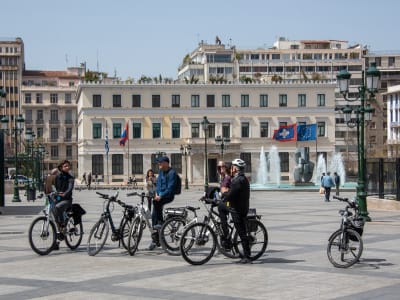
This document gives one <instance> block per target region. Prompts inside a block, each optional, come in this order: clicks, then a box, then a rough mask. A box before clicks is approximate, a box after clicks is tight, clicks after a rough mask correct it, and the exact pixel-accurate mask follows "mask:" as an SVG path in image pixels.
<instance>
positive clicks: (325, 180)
mask: <svg viewBox="0 0 400 300" xmlns="http://www.w3.org/2000/svg"><path fill="white" fill-rule="evenodd" d="M321 186H322V187H323V188H325V202H329V201H330V200H329V198H330V195H331V188H332V187H334V186H335V183H334V182H333V179H332V177H331V173H330V172H328V173H326V175H325V176H324V177H322V180H321Z"/></svg>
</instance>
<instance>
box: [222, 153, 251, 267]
mask: <svg viewBox="0 0 400 300" xmlns="http://www.w3.org/2000/svg"><path fill="white" fill-rule="evenodd" d="M245 166H246V163H245V162H244V161H243V160H241V159H240V158H237V159H235V160H233V161H232V167H231V175H232V182H231V187H230V189H229V191H228V192H227V193H226V194H225V197H224V198H225V201H226V202H227V206H228V207H229V212H230V213H231V216H232V220H233V223H234V225H235V228H236V231H237V233H238V234H239V237H240V239H241V241H242V247H243V257H242V258H241V259H240V261H238V263H241V264H247V263H251V258H250V241H249V237H248V234H247V228H246V227H247V213H248V212H249V202H250V183H249V181H248V179H247V178H246V176H245V174H244V167H245Z"/></svg>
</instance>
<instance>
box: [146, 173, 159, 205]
mask: <svg viewBox="0 0 400 300" xmlns="http://www.w3.org/2000/svg"><path fill="white" fill-rule="evenodd" d="M156 181H157V178H156V176H155V175H154V171H153V170H152V169H149V170H147V172H146V190H147V196H149V197H151V198H148V208H149V210H150V211H151V199H152V198H154V196H155V193H156Z"/></svg>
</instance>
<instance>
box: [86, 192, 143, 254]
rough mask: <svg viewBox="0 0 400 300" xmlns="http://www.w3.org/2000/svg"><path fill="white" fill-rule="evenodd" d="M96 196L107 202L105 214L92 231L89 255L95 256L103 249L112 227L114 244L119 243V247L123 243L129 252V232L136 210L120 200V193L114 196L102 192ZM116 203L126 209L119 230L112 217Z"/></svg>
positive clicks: (105, 203)
mask: <svg viewBox="0 0 400 300" xmlns="http://www.w3.org/2000/svg"><path fill="white" fill-rule="evenodd" d="M96 194H98V195H100V197H101V198H103V199H105V201H104V203H103V213H102V214H101V217H100V219H99V220H98V221H97V223H96V224H95V225H94V226H93V227H92V229H91V230H90V234H89V239H88V247H87V251H88V254H89V255H90V256H94V255H96V254H97V253H99V252H100V251H101V249H103V247H104V244H105V243H106V240H107V237H108V233H109V231H110V227H111V232H112V235H111V240H112V241H113V242H117V241H118V242H119V244H118V246H119V247H120V246H121V243H122V246H123V247H124V248H125V249H126V250H128V239H129V230H130V227H131V224H132V220H133V218H134V216H135V208H134V207H133V206H132V205H128V204H126V203H124V202H122V201H121V200H118V192H116V193H115V194H114V195H112V196H110V195H107V194H102V193H100V192H96ZM114 203H117V204H119V205H120V206H121V207H122V208H123V209H124V213H123V217H122V218H121V221H120V223H119V227H118V228H117V227H115V224H114V221H113V218H112V216H111V213H112V211H113V210H114Z"/></svg>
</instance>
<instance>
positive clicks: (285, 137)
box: [274, 124, 297, 142]
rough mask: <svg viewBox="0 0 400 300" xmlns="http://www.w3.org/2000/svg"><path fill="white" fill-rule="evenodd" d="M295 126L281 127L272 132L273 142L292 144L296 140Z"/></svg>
mask: <svg viewBox="0 0 400 300" xmlns="http://www.w3.org/2000/svg"><path fill="white" fill-rule="evenodd" d="M296 126H297V125H296V124H291V125H287V126H281V127H279V129H277V130H275V131H274V140H277V141H279V142H292V141H296V140H297V129H296Z"/></svg>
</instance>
